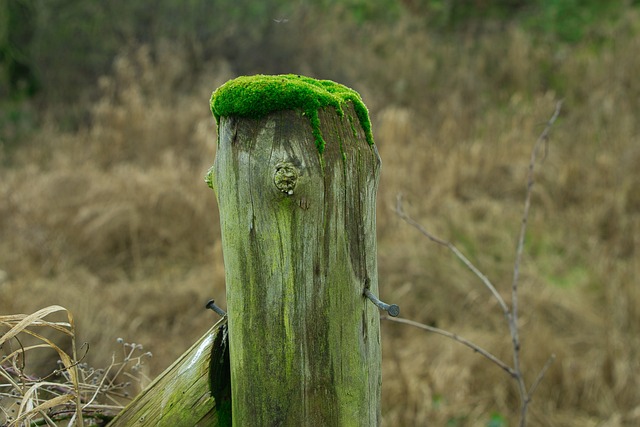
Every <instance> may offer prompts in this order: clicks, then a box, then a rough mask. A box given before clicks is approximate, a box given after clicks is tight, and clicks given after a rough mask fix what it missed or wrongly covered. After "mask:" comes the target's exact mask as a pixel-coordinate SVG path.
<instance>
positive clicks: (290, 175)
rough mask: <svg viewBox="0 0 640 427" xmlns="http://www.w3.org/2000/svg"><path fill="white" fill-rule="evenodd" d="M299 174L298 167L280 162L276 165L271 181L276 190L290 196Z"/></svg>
mask: <svg viewBox="0 0 640 427" xmlns="http://www.w3.org/2000/svg"><path fill="white" fill-rule="evenodd" d="M299 176H300V173H299V171H298V168H296V167H295V166H294V165H292V164H291V163H289V162H281V163H278V164H277V165H276V172H275V174H274V175H273V182H274V183H275V185H276V188H277V189H278V190H280V191H282V192H283V193H285V194H287V195H289V196H291V195H293V189H294V188H296V183H297V182H298V177H299Z"/></svg>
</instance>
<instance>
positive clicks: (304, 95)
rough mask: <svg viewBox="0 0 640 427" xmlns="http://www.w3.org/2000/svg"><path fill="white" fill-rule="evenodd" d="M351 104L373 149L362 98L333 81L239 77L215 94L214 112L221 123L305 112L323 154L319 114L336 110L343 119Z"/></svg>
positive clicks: (212, 104)
mask: <svg viewBox="0 0 640 427" xmlns="http://www.w3.org/2000/svg"><path fill="white" fill-rule="evenodd" d="M349 101H350V102H351V103H352V104H353V107H354V109H355V111H356V115H357V116H358V120H359V121H360V125H361V126H362V129H363V130H364V133H365V136H366V139H367V143H369V144H370V145H373V135H372V133H371V120H370V119H369V111H368V110H367V107H366V106H365V105H364V103H363V102H362V98H361V97H360V94H359V93H358V92H356V91H355V90H353V89H350V88H348V87H346V86H343V85H341V84H338V83H335V82H333V81H331V80H316V79H312V78H310V77H304V76H298V75H293V74H283V75H276V76H268V75H261V74H259V75H255V76H242V77H238V78H236V79H233V80H230V81H228V82H227V83H225V84H223V85H222V86H220V87H219V88H218V89H217V90H216V91H215V92H213V95H211V112H212V113H213V115H214V116H215V118H216V122H219V121H220V117H222V116H240V117H250V118H261V117H264V116H266V115H267V114H269V113H272V112H274V111H282V110H302V112H303V113H304V114H305V115H306V116H307V117H309V120H310V122H311V128H312V129H313V136H314V138H315V141H316V146H317V147H318V151H319V152H320V153H322V152H323V151H324V146H325V141H324V139H323V137H322V133H321V131H320V119H319V116H318V110H320V109H321V108H324V107H334V108H335V109H336V112H337V113H338V115H339V116H340V117H343V116H344V111H343V109H342V106H343V105H344V104H345V103H347V102H349Z"/></svg>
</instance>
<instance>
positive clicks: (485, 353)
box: [380, 315, 516, 377]
mask: <svg viewBox="0 0 640 427" xmlns="http://www.w3.org/2000/svg"><path fill="white" fill-rule="evenodd" d="M380 319H381V320H389V321H391V322H396V323H404V324H405V325H410V326H414V327H416V328H419V329H424V330H425V331H429V332H433V333H435V334H439V335H442V336H445V337H447V338H451V339H452V340H454V341H457V342H459V343H460V344H462V345H465V346H467V347H469V348H470V349H471V350H473V351H475V352H476V353H480V354H481V355H483V356H484V357H486V358H487V359H489V360H490V361H492V362H493V363H495V364H496V365H498V366H499V367H500V368H501V369H502V370H504V371H505V372H506V373H508V374H509V375H511V376H512V377H515V376H516V372H515V371H514V370H513V369H511V367H510V366H509V365H507V364H506V363H504V362H503V361H502V360H500V359H498V357H496V356H494V355H493V354H492V353H491V352H489V351H487V350H485V349H484V348H482V347H480V346H479V345H477V344H475V343H474V342H471V341H469V340H467V339H466V338H463V337H461V336H459V335H457V334H454V333H451V332H449V331H445V330H444V329H440V328H436V327H434V326H429V325H425V324H424V323H419V322H414V321H413V320H409V319H404V318H402V317H391V316H387V315H382V316H380Z"/></svg>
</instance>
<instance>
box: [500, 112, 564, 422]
mask: <svg viewBox="0 0 640 427" xmlns="http://www.w3.org/2000/svg"><path fill="white" fill-rule="evenodd" d="M561 108H562V101H558V102H557V103H556V108H555V111H554V112H553V114H552V116H551V118H550V119H549V120H548V121H547V124H546V125H545V127H544V130H543V131H542V133H541V134H540V136H539V137H538V139H537V140H536V143H535V144H534V146H533V149H532V150H531V158H530V160H529V171H528V174H527V191H526V194H525V199H524V212H523V214H522V222H521V224H520V234H519V236H518V245H517V247H516V258H515V261H514V265H513V281H512V282H511V318H510V319H509V329H510V330H511V342H512V344H513V368H514V369H515V371H516V372H517V373H518V376H517V380H518V388H519V391H520V397H521V399H522V407H521V411H522V412H521V413H522V415H521V417H520V425H521V426H524V425H525V423H526V421H525V420H526V414H527V405H528V403H529V402H528V401H529V399H530V398H531V395H530V394H527V390H526V386H525V383H524V378H523V377H522V370H521V369H520V333H519V331H518V282H519V280H520V263H521V262H522V253H523V252H524V238H525V235H526V233H527V223H528V221H529V210H530V208H531V194H532V193H533V184H534V182H535V181H534V169H535V165H536V158H537V155H538V151H539V150H540V146H541V145H542V144H544V145H545V147H546V145H547V143H548V141H549V133H550V132H551V128H552V127H553V124H554V123H555V122H556V120H557V119H558V116H559V115H560V109H561Z"/></svg>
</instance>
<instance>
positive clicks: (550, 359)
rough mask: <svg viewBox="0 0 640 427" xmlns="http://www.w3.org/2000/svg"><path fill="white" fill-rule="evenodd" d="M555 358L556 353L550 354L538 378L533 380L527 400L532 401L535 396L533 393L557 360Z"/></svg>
mask: <svg viewBox="0 0 640 427" xmlns="http://www.w3.org/2000/svg"><path fill="white" fill-rule="evenodd" d="M555 360H556V355H555V354H552V355H551V356H549V358H548V359H547V361H546V362H545V364H544V366H543V367H542V369H540V372H539V373H538V376H537V377H536V379H535V381H534V382H533V384H531V388H529V394H528V396H527V402H530V401H531V398H532V397H533V394H534V393H535V392H536V389H537V388H538V385H539V384H540V382H541V381H542V378H543V377H544V376H545V374H546V373H547V371H548V370H549V368H550V367H551V365H552V364H553V362H555Z"/></svg>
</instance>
